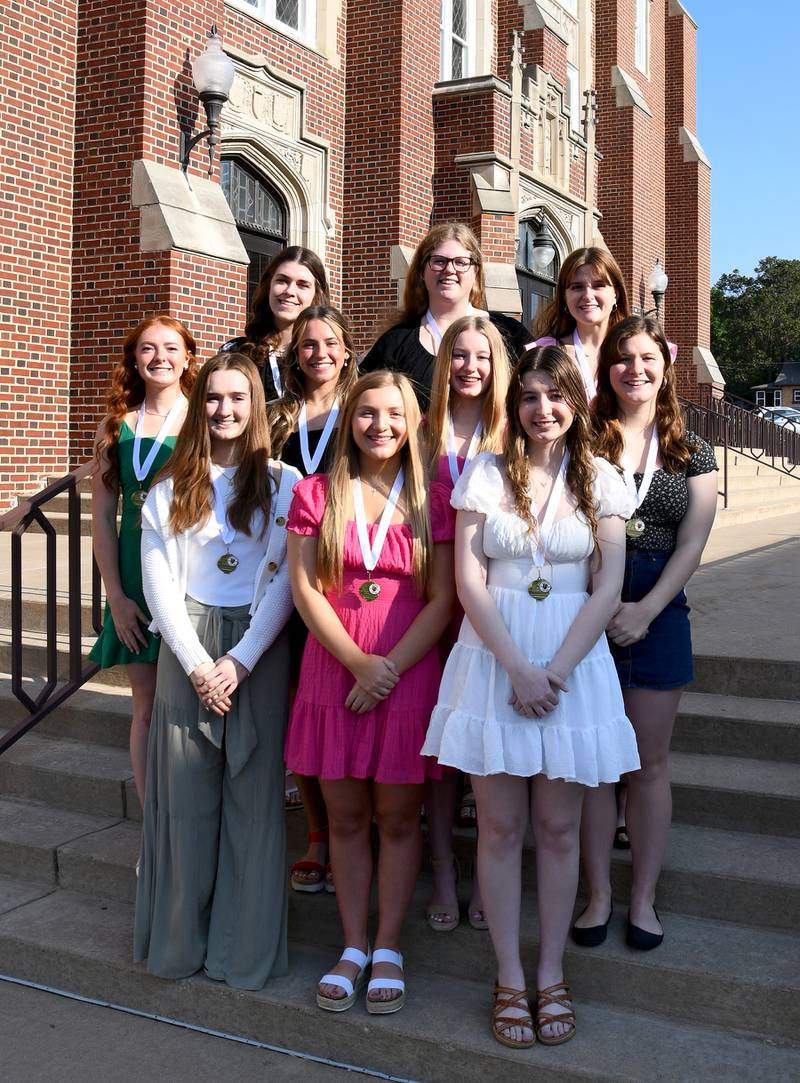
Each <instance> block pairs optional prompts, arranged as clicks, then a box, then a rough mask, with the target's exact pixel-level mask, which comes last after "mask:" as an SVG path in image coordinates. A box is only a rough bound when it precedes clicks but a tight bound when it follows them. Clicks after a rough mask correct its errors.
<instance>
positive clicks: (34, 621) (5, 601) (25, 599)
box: [0, 590, 102, 635]
mask: <svg viewBox="0 0 800 1083" xmlns="http://www.w3.org/2000/svg"><path fill="white" fill-rule="evenodd" d="M57 598H58V602H57V605H56V628H57V630H58V631H59V632H60V633H61V634H62V635H66V634H67V632H69V599H68V595H67V593H66V591H59V592H58V595H57ZM101 619H102V614H101ZM22 627H23V629H24V630H25V631H26V632H44V631H46V630H47V604H46V602H45V592H44V591H43V590H41V591H37V592H35V593H34V592H33V591H25V592H23V596H22ZM10 628H11V598H10V595H9V594H8V593H3V594H0V629H3V630H5V631H7V630H8V629H10ZM81 628H82V629H83V631H84V632H85V633H86V634H87V635H89V634H91V629H92V599H91V595H88V594H87V595H85V596H84V598H83V604H82V605H81Z"/></svg>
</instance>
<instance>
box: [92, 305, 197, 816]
mask: <svg viewBox="0 0 800 1083" xmlns="http://www.w3.org/2000/svg"><path fill="white" fill-rule="evenodd" d="M196 348H197V347H196V346H195V341H194V339H193V338H192V336H191V334H190V332H189V331H188V329H187V328H186V327H185V326H184V325H183V324H182V323H181V322H180V320H176V319H173V318H172V317H171V316H150V317H148V318H147V319H145V320H142V322H141V323H140V324H138V326H137V327H135V328H134V329H133V331H131V332H130V334H129V335H128V336H127V338H126V339H125V342H124V343H123V348H122V360H121V361H120V362H119V364H118V365H117V366H116V368H115V369H114V372H113V374H112V377H111V390H110V391H109V394H108V406H107V413H106V416H105V418H104V419H103V421H102V422H101V424H100V427H99V428H98V430H97V436H96V438H95V461H96V466H95V471H94V474H93V475H92V544H93V546H94V555H95V558H96V560H97V566H98V568H99V569H100V575H101V576H102V578H103V584H104V585H105V589H106V612H105V618H104V620H103V631H102V632H101V634H100V638H99V639H98V640H97V642H96V643H95V645H94V646H93V647H92V650H91V652H90V654H89V657H90V658H91V659H92V661H93V662H97V663H98V664H99V665H100V667H101V669H108V668H110V667H111V666H117V665H124V666H126V668H127V675H128V680H129V682H130V686H131V705H132V710H133V718H132V721H131V734H130V750H131V765H132V767H133V780H134V784H135V786H136V793H137V796H138V798H139V802H140V804H142V805H144V788H145V770H146V763H147V734H148V730H149V727H150V714H151V711H152V708H153V694H154V692H155V687H156V667H155V663H156V660H157V658H158V645H159V641H158V639H157V638H156V637H154V636H153V635H152V634H151V633H150V632H149V631H148V630H147V626H148V624H149V623H150V614H149V613H148V611H147V604H146V602H145V599H144V594H143V592H142V566H141V557H140V550H141V537H142V532H141V519H140V513H141V506H142V504H143V503H144V500H145V498H146V496H147V491H148V489H149V487H150V485H151V484H152V482H153V478H154V477H155V476H156V474H157V473H158V471H159V469H160V468H161V467H162V466H163V465H164V463H165V462H166V461H167V459H168V458H169V456H170V455H171V454H172V450H173V448H174V446H175V439H176V437H177V434H178V432H179V431H180V427H181V425H182V424H183V419H184V418H185V416H186V397H185V396H187V395H188V394H189V392H190V391H191V389H192V385H193V384H194V381H195V377H196V373H197V369H196V365H195V359H194V355H195V351H196ZM120 497H122V518H121V521H120V525H119V533H118V532H117V510H118V506H119V501H120Z"/></svg>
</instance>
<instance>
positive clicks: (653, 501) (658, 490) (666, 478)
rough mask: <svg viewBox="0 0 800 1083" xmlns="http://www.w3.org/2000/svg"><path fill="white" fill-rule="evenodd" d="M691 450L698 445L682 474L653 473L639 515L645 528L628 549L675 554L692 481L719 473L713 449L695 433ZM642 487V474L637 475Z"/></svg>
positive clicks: (688, 436) (690, 436) (660, 470)
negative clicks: (701, 476)
mask: <svg viewBox="0 0 800 1083" xmlns="http://www.w3.org/2000/svg"><path fill="white" fill-rule="evenodd" d="M686 442H687V444H688V445H689V447H692V446H694V451H693V452H692V457H691V459H690V460H689V464H688V466H687V467H686V469H685V470H682V471H681V472H680V473H679V474H670V473H668V472H667V471H666V470H665V469H664V468H663V466H660V467H659V468H658V469H657V470H656V472H655V473H654V474H653V481H652V483H651V485H650V488H649V490H648V493H647V496H646V497H645V498H644V501H643V503H642V504H641V505H640V506H639V507H638V508H637V509H636V512H635V516H636V517H638V518H640V519H643V520H644V524H645V528H644V530H643V532H642V533H641V534H639V535H638V536H637V537H635V538H628V539H627V548H628V549H650V550H654V551H656V552H671V551H672V550H673V549H674V548H675V541H676V538H677V534H678V527H679V526H680V525H681V521H682V520H683V517H684V515H685V514H686V512H687V510H688V508H689V486H688V485H687V484H686V482H687V480H688V479H689V478H695V477H697V476H698V475H700V474H708V473H710V472H711V471H712V470H717V469H718V467H717V460H716V459H715V458H714V452H713V450H712V449H711V447H710V446H709V445H708V444H707V443H706V442H705V440H701V439H700V437H699V436H696V435H695V433H693V432H688V431H687V433H686ZM633 476H634V478H635V479H636V484H637V485H641V482H642V474H640V473H636V474H634V475H633Z"/></svg>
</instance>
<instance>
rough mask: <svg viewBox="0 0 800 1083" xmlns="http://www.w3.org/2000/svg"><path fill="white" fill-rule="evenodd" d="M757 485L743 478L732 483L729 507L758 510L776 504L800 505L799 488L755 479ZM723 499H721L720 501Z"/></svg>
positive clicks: (729, 491)
mask: <svg viewBox="0 0 800 1083" xmlns="http://www.w3.org/2000/svg"><path fill="white" fill-rule="evenodd" d="M752 480H753V481H754V482H755V485H753V486H751V485H750V484H749V479H747V478H741V479H737V480H736V481H734V482H731V483H730V485H729V486H728V506H729V507H731V508H733V509H737V508H746V507H751V506H755V507H758V508H765V507H771V506H773V505H776V504H783V503H787V504H795V505H797V504H800V492H798V491H797V486H796V485H795V486H790V485H786V484H784V485H782V486H781V485H778V484H776V483H775V482H773V481H772V480H771V479H770V480H768V479H767V478H753V479H752ZM721 500H722V498H721V497H720V501H721Z"/></svg>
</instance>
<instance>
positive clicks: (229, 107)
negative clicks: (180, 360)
mask: <svg viewBox="0 0 800 1083" xmlns="http://www.w3.org/2000/svg"><path fill="white" fill-rule="evenodd" d="M6 12H7V14H6V16H5V19H4V24H5V25H2V26H0V33H2V41H3V45H4V48H5V51H6V53H7V54H8V65H7V68H6V79H7V95H6V100H7V102H8V105H9V106H10V108H9V109H8V110H7V116H6V122H5V125H4V131H3V133H2V137H1V138H2V139H3V142H4V144H5V146H4V150H5V154H4V164H5V170H6V176H5V178H4V180H5V183H4V185H3V256H4V261H5V266H4V274H3V290H2V294H1V295H0V313H2V322H3V329H4V332H5V334H4V343H5V344H6V345H4V346H3V347H2V357H1V358H0V381H2V383H3V390H4V392H5V393H4V394H3V396H2V403H3V411H2V413H0V447H2V449H3V453H2V458H1V459H0V506H4V505H6V504H8V503H9V502H11V501H12V500H13V499H14V498H15V496H16V495H17V494H19V493H22V492H25V491H30V490H31V489H33V488H36V487H38V485H39V483H40V482H41V480H42V479H43V478H45V477H47V476H48V475H52V474H57V473H60V472H63V471H64V470H65V469H66V468H67V467H68V466H70V465H74V464H76V463H78V462H80V461H82V460H83V459H85V458H86V457H87V456H88V454H89V452H90V448H91V440H92V434H93V432H94V429H95V427H96V424H97V421H98V419H99V417H100V415H101V412H102V403H103V398H104V395H105V392H106V388H107V385H108V377H109V371H110V368H111V366H112V364H113V363H114V360H115V359H116V357H117V356H118V352H119V344H120V340H121V339H122V337H123V336H124V334H125V333H126V332H127V331H128V330H129V329H130V327H131V326H132V325H134V324H135V323H136V321H137V320H138V319H139V318H140V317H141V316H142V315H144V314H149V313H152V312H156V311H162V312H170V313H171V314H173V315H176V316H178V317H179V318H181V319H183V320H185V321H186V322H187V323H188V325H189V326H190V327H191V329H192V331H193V332H194V334H195V335H196V337H197V339H198V342H199V344H200V354H201V356H202V357H206V356H209V355H210V354H211V353H212V352H214V350H215V348H216V347H217V345H218V344H219V343H221V342H222V341H224V340H225V339H226V338H228V337H231V336H232V335H234V334H237V333H240V332H241V329H242V327H243V324H244V320H245V313H246V306H247V289H248V285H247V283H248V252H249V254H250V257H251V258H252V260H253V261H254V262H253V271H254V272H257V270H258V267H259V266H260V263H259V262H258V261H259V260H266V259H267V258H269V253H270V252H271V251H273V250H276V249H277V248H278V247H280V245H282V244H286V243H288V244H293V243H301V244H306V245H308V246H309V247H311V248H313V249H315V250H316V251H317V252H319V254H320V255H321V256H322V257H323V258H324V260H325V262H326V264H327V266H328V268H329V271H330V276H331V282H332V287H333V293H334V299H335V301H336V302H337V303H339V304H341V306H342V307H343V308H344V309H345V311H346V312H347V313H348V314H349V316H350V317H351V320H352V322H353V324H354V328H355V331H356V336H357V339H358V343H359V345H360V346H361V347H365V346H367V345H368V344H369V342H370V341H371V340H372V338H373V337H374V334H375V329H376V326H377V325H378V323H379V322H380V320H381V319H382V318H383V317H384V316H385V314H386V312H387V310H388V309H389V308H390V307H391V306H392V305H393V304H394V303H396V300H397V296H398V290H399V289H400V288H401V287H402V281H403V276H404V274H405V269H406V267H407V264H408V259H409V257H410V254H411V252H412V251H413V249H414V246H415V245H416V243H417V241H418V240H419V238H420V237H421V235H422V234H423V233H424V232H425V230H426V229H427V227H428V225H429V224H430V223H431V222H436V221H441V220H446V219H461V220H464V221H467V222H469V223H470V224H471V225H472V226H473V228H474V229H475V231H476V232H477V234H478V236H479V239H480V241H481V244H482V247H483V250H484V252H485V254H486V257H487V259H488V261H489V268H488V276H487V277H488V283H489V288H490V303H491V305H492V307H494V308H498V309H502V310H505V311H507V312H510V313H515V314H518V313H520V311H521V310H522V308H523V307H524V309H525V313H524V314H525V316H526V317H527V316H530V315H531V313H532V312H533V310H534V308H535V306H536V304H538V303H541V301H542V299H545V298H546V296H547V294H548V293H549V292H550V291H551V289H552V278H553V276H554V275H555V274H556V273H557V267H558V265H559V263H560V261H561V260H563V258H564V257H565V256H566V255H567V254H568V252H569V251H570V250H571V249H572V248H574V247H576V246H578V245H582V244H590V243H600V244H605V245H607V246H608V247H609V248H610V249H611V251H612V252H613V253H614V255H615V256H616V257H617V259H618V261H619V263H620V265H621V267H622V269H623V272H624V274H625V277H626V279H627V282H628V285H629V288H630V290H631V297H632V300H633V303H634V305H635V306H636V307H637V308H640V309H646V308H650V307H652V299H651V298H650V296H649V294H648V293H647V287H646V282H647V276H648V274H649V272H650V270H651V268H652V266H653V263H654V261H655V259H656V257H661V260H662V262H663V263H664V265H665V268H666V270H667V272H668V273H669V276H670V285H669V289H668V292H667V295H666V299H665V304H664V309H663V312H664V316H665V323H666V327H667V331H668V334H669V336H670V337H671V338H672V339H673V340H674V341H675V342H677V343H678V345H679V348H680V353H679V374H680V387H681V390H682V391H683V392H684V393H687V394H691V393H692V390H693V389H694V388H695V387H696V385H697V382H698V380H699V381H700V382H707V381H709V380H710V379H713V378H714V377H715V376H718V373H717V371H716V368H715V365H714V362H713V357H712V356H711V354H710V352H709V349H708V347H709V273H710V166H709V163H708V160H707V159H706V157H705V155H704V153H703V150H702V147H701V146H700V143H699V141H698V138H697V133H696V93H695V82H696V79H695V76H696V72H695V39H696V26H695V24H694V22H693V21H692V19H691V17H690V16H689V15H688V13H687V12H686V10H685V8H684V7H683V5H682V4H681V3H680V2H679V0H441V2H439V0H372V2H370V3H367V2H365V0H168V2H167V3H159V4H155V3H153V2H152V0H136V2H135V0H102V2H101V0H54V3H51V4H48V5H45V4H44V3H41V2H39V0H32V2H31V3H29V4H26V5H21V4H18V3H16V2H14V3H11V4H10V5H8V6H7V8H6ZM212 24H216V25H217V27H218V28H219V31H220V33H221V35H222V38H223V41H224V47H225V50H226V52H227V53H228V55H229V56H230V57H231V59H232V60H233V61H234V64H235V66H236V71H237V74H236V80H235V82H234V86H233V90H232V92H231V96H230V99H229V101H228V102H227V103H226V105H225V107H224V109H223V114H222V143H221V153H222V158H223V161H224V162H226V163H227V165H226V166H225V169H226V172H225V173H224V174H223V179H225V181H226V185H227V187H226V189H225V190H226V192H227V195H228V197H229V198H230V202H231V205H232V206H233V209H234V211H235V212H236V219H234V217H233V214H232V212H231V209H230V207H229V204H228V202H226V198H225V195H223V190H222V189H221V188H220V185H219V183H218V181H219V179H220V165H219V159H217V161H216V162H215V168H214V174H213V176H212V178H211V179H210V180H209V179H208V178H207V177H206V175H205V172H204V170H205V168H206V162H205V157H204V154H203V147H202V146H200V147H198V148H196V150H195V152H194V154H193V157H192V162H191V166H190V169H189V175H188V180H187V178H184V176H183V175H182V173H181V172H180V165H179V162H180V146H181V135H182V132H185V133H189V134H191V132H192V131H199V130H200V128H201V127H202V126H204V120H205V118H204V115H203V110H202V107H200V106H199V103H198V101H197V97H196V94H195V92H194V90H193V87H192V80H191V66H190V65H191V61H192V59H194V58H195V57H196V56H197V54H198V53H199V52H200V51H201V50H202V48H203V46H204V42H205V39H206V36H207V33H208V30H209V27H210V26H211V25H212ZM231 178H233V179H231ZM256 190H257V191H258V192H259V193H260V195H259V201H257V202H258V208H261V210H260V211H259V212H258V213H256V211H254V210H253V208H254V207H255V205H256V204H255V203H254V202H253V199H252V198H251V197H252V196H253V193H254V192H255V191H256ZM235 193H239V195H240V196H241V195H242V193H243V196H242V198H239V199H238V200H237V198H234V196H235ZM265 208H266V209H265ZM542 222H546V224H547V227H548V229H549V232H550V234H551V235H552V237H553V239H554V240H555V244H556V247H557V249H558V256H557V259H556V261H555V262H554V264H553V266H552V267H551V268H549V269H548V270H546V271H545V272H544V273H539V272H536V271H535V269H534V268H533V267H532V265H528V266H526V263H527V262H528V261H527V258H526V253H527V252H528V250H529V245H528V244H527V243H526V240H525V238H526V237H528V238H529V237H530V236H533V235H535V234H536V232H537V231H538V230H539V229H540V228H541V226H542ZM515 264H517V265H518V266H515ZM251 278H252V272H251Z"/></svg>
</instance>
